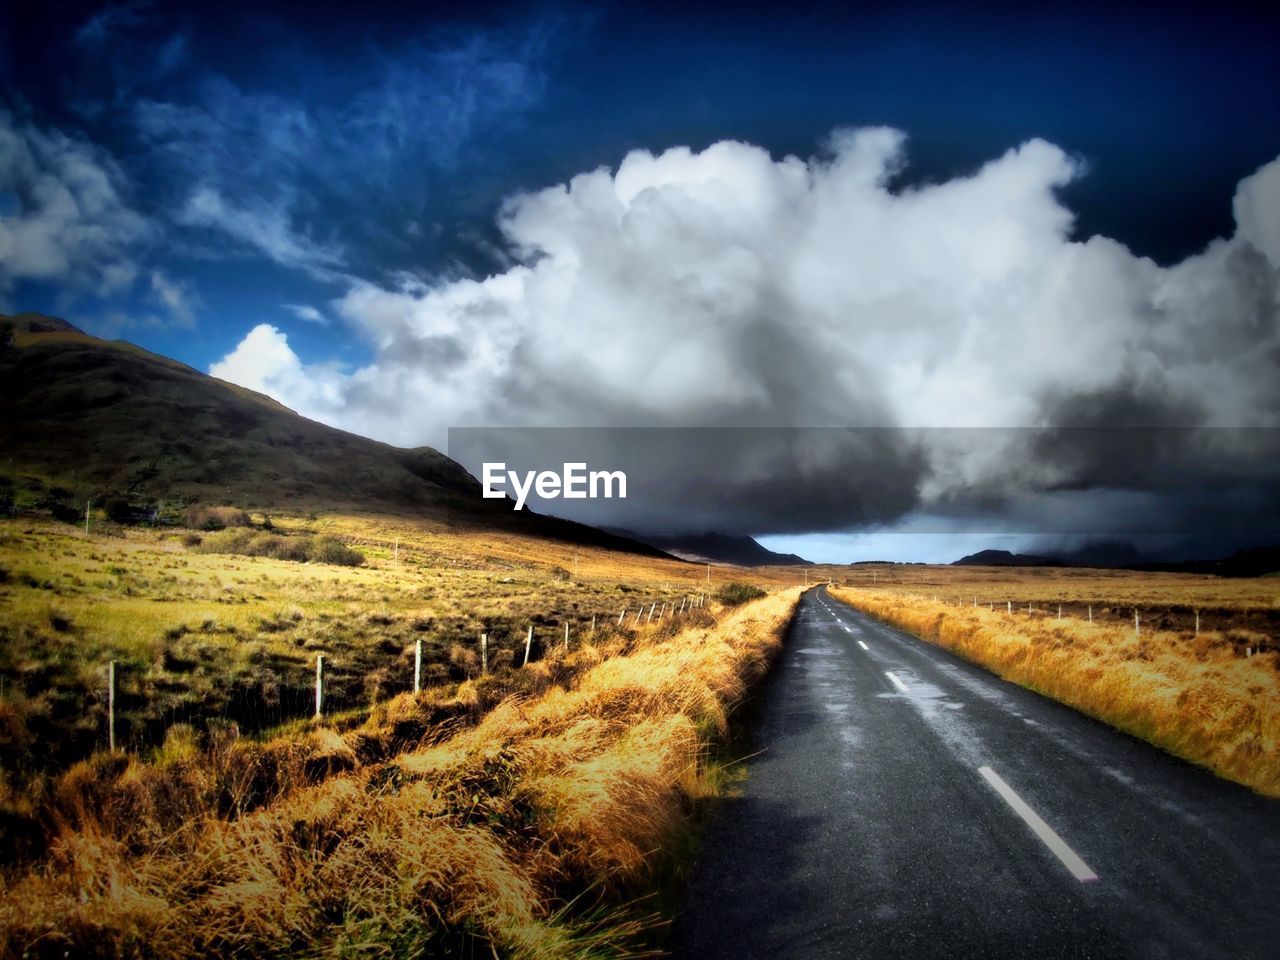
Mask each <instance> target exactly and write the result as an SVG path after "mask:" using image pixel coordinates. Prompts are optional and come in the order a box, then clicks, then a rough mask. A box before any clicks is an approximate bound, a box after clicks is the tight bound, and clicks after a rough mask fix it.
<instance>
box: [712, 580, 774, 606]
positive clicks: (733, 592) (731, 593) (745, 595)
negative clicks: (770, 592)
mask: <svg viewBox="0 0 1280 960" xmlns="http://www.w3.org/2000/svg"><path fill="white" fill-rule="evenodd" d="M763 596H765V592H764V591H763V590H761V589H760V588H759V587H757V586H755V585H753V584H750V583H726V584H725V585H724V586H723V587H721V588H720V589H719V590H717V591H716V599H717V600H719V601H720V602H721V603H723V604H724V605H725V606H726V607H736V606H738V604H740V603H746V602H747V601H748V600H759V599H760V598H761V597H763Z"/></svg>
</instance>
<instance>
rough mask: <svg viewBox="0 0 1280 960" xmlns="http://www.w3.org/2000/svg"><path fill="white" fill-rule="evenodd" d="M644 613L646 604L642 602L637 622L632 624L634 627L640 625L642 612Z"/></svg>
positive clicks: (637, 612) (637, 613)
mask: <svg viewBox="0 0 1280 960" xmlns="http://www.w3.org/2000/svg"><path fill="white" fill-rule="evenodd" d="M642 613H644V604H643V603H642V604H640V609H639V610H637V611H636V619H635V622H634V623H632V624H631V625H632V626H633V627H638V626H640V614H642Z"/></svg>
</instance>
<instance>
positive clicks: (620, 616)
mask: <svg viewBox="0 0 1280 960" xmlns="http://www.w3.org/2000/svg"><path fill="white" fill-rule="evenodd" d="M626 615H627V608H626V607H623V608H622V612H621V613H620V614H618V626H622V618H623V617H625V616H626Z"/></svg>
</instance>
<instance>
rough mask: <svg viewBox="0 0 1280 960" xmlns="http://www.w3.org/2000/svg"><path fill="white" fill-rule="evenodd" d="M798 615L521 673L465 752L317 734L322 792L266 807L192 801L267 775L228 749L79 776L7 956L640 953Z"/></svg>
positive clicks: (467, 734) (64, 796)
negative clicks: (654, 907) (669, 860)
mask: <svg viewBox="0 0 1280 960" xmlns="http://www.w3.org/2000/svg"><path fill="white" fill-rule="evenodd" d="M798 596H799V591H798V590H794V589H789V590H785V591H782V592H780V593H775V594H772V595H770V596H768V597H767V598H764V599H760V600H757V601H754V602H751V603H748V604H744V605H743V606H741V607H739V608H736V609H734V610H732V611H727V612H721V613H720V615H719V616H718V618H717V619H710V618H708V619H705V620H703V621H701V622H700V623H698V624H697V625H693V626H690V627H688V628H686V629H684V630H680V631H676V630H675V629H674V628H672V627H671V626H670V625H669V624H668V625H664V626H658V625H655V626H654V627H653V628H651V629H642V630H641V631H639V632H638V633H637V634H635V635H632V636H626V637H617V638H615V639H614V641H613V643H615V644H617V645H618V646H616V647H612V648H607V647H597V646H594V645H591V644H586V645H583V646H581V647H578V648H576V649H574V650H571V651H569V652H567V653H563V654H560V655H557V656H556V657H554V658H549V659H548V660H546V661H540V662H539V663H538V664H536V665H531V667H530V668H528V670H527V671H519V672H518V673H520V674H527V676H528V678H529V680H528V684H527V687H526V692H523V693H521V692H510V693H508V695H506V696H505V698H504V699H502V700H501V701H500V702H498V703H497V705H496V706H494V707H493V708H492V709H490V710H488V711H487V712H484V713H483V714H482V715H481V716H479V718H478V720H477V722H475V724H474V725H473V726H470V727H464V728H462V729H457V728H456V726H455V727H454V729H455V730H456V732H453V733H452V735H448V731H449V729H450V728H449V726H448V725H447V724H446V725H445V726H444V727H441V726H440V725H438V724H437V725H435V726H431V725H430V723H429V720H430V716H431V714H432V711H433V710H435V709H437V708H438V706H439V705H438V704H433V703H432V702H431V698H430V697H429V696H428V695H426V694H423V695H421V696H419V697H414V696H412V695H403V696H401V697H397V698H395V699H394V700H392V701H390V702H389V703H388V704H387V705H386V706H385V708H383V709H380V710H379V711H376V712H375V714H374V716H372V717H371V718H370V720H369V721H368V722H367V723H366V724H365V725H364V726H363V727H362V728H360V729H358V730H356V731H352V732H350V733H348V734H345V735H340V734H339V733H337V732H336V731H334V730H331V729H326V728H322V727H321V728H316V729H314V730H311V731H309V732H308V734H306V735H305V737H304V738H300V739H310V740H314V741H315V742H314V743H310V744H309V745H308V746H306V747H305V748H303V747H302V746H301V745H299V746H297V748H296V750H297V751H301V753H302V754H304V755H305V756H304V757H303V760H304V761H309V762H310V768H311V769H312V771H313V773H314V771H315V770H316V769H317V767H316V764H317V763H318V762H319V759H320V758H321V757H328V758H329V765H328V766H327V767H325V768H324V769H323V770H322V771H321V773H320V776H321V777H322V779H320V780H319V781H318V782H313V779H312V778H308V777H307V776H304V775H302V774H294V773H291V772H290V771H291V770H293V769H294V767H290V766H289V765H288V764H277V765H276V766H275V767H273V768H272V769H271V770H269V771H268V772H267V775H265V779H266V781H268V782H269V783H270V784H271V786H272V789H271V791H270V798H269V799H266V800H261V799H260V802H259V805H257V806H256V807H253V808H252V809H250V808H249V807H248V806H245V805H239V804H236V803H228V802H227V797H225V796H218V795H217V791H216V790H212V791H211V790H208V789H200V788H199V787H200V785H201V784H205V785H206V786H208V785H210V784H214V783H221V784H223V785H224V786H225V785H226V784H233V783H235V782H236V777H235V776H234V775H233V774H234V772H235V771H237V770H239V771H240V772H241V773H242V774H243V775H244V776H245V777H249V776H251V775H257V776H259V777H263V776H264V771H263V769H262V767H261V764H260V763H259V762H257V761H255V762H253V763H249V762H246V761H245V760H243V758H242V759H241V760H237V761H234V762H231V761H229V760H227V757H230V756H231V753H227V754H226V755H225V756H223V757H219V755H217V752H216V751H217V749H218V748H217V747H215V748H214V749H213V750H211V751H207V752H202V751H196V750H193V749H191V748H190V747H189V746H185V747H184V745H183V743H182V742H180V741H178V742H175V743H173V744H172V745H167V747H166V749H165V750H164V751H162V752H161V754H160V755H159V756H157V757H156V758H155V759H154V760H152V761H151V762H146V763H144V762H142V761H140V760H137V759H127V758H119V757H117V758H110V761H111V762H112V763H114V764H115V768H114V769H111V770H109V771H108V770H105V769H104V768H101V767H100V768H98V769H97V770H96V771H94V770H90V769H88V765H85V767H86V769H84V770H82V772H81V773H80V774H79V775H78V777H77V776H76V771H75V770H74V769H73V770H72V771H69V772H68V773H67V774H66V775H65V776H64V778H63V782H62V783H61V784H60V788H61V791H62V793H61V800H60V803H61V806H60V809H61V810H62V811H63V814H62V815H61V817H60V818H59V823H57V824H55V826H54V830H53V835H52V837H51V838H50V840H49V843H48V846H47V850H46V851H45V853H44V854H43V856H42V857H41V858H40V859H39V860H38V861H37V862H35V863H34V864H32V865H30V866H29V867H28V868H26V869H24V870H22V871H20V872H17V873H14V874H11V875H9V876H7V877H6V878H5V879H4V881H3V887H2V888H0V954H11V955H17V956H23V955H28V956H63V955H66V954H68V953H69V954H71V955H85V954H93V955H105V956H142V955H145V956H153V957H179V956H191V955H202V956H207V955H214V956H242V955H253V956H259V955H291V956H319V955H321V954H323V955H326V956H347V955H355V954H359V955H361V956H396V957H400V956H424V955H441V954H443V955H458V954H463V955H465V954H466V953H469V952H472V951H474V952H475V954H476V955H480V954H481V953H482V952H483V953H488V952H490V951H491V952H492V953H493V954H494V955H500V956H511V957H529V958H544V957H603V956H629V955H631V956H634V955H638V954H643V953H645V952H647V951H648V949H649V948H648V947H647V945H646V944H647V941H646V938H645V936H644V933H645V929H646V928H647V927H648V926H650V925H652V924H653V923H655V922H657V920H656V918H654V917H652V916H650V915H647V913H646V911H645V910H644V909H643V908H642V907H639V906H637V904H639V903H642V902H643V899H642V898H643V897H644V895H645V894H646V893H647V892H648V891H649V889H650V888H651V885H652V883H653V882H654V880H655V878H656V877H657V876H658V875H659V873H660V871H661V869H662V864H663V862H664V858H665V857H666V856H668V855H669V852H670V848H671V846H672V840H673V838H675V837H678V836H679V835H680V831H681V829H682V824H683V823H684V821H685V818H686V817H687V814H688V813H689V811H690V809H691V808H692V807H693V806H694V805H696V804H697V803H698V801H700V800H702V799H705V798H706V797H708V796H710V795H713V794H714V793H715V792H716V791H717V790H718V789H719V787H720V779H719V776H718V773H717V770H718V768H717V767H716V765H714V764H708V762H707V758H708V752H709V748H710V747H711V745H712V744H713V743H715V742H716V741H717V740H719V739H721V738H723V737H724V736H725V735H726V731H727V718H728V716H729V714H730V712H731V711H732V710H733V708H734V707H735V705H736V704H738V703H739V702H740V701H741V700H742V698H743V697H744V695H745V693H746V691H747V690H748V689H749V688H750V687H751V685H752V684H753V683H755V682H756V681H757V680H758V679H759V678H760V677H761V676H762V675H763V674H764V672H765V671H766V669H767V667H768V665H769V663H770V661H771V659H772V658H773V656H774V655H775V653H776V652H777V650H778V648H779V646H780V644H781V636H782V633H783V630H784V629H785V626H786V623H787V622H788V620H789V619H790V616H791V613H792V610H793V609H794V606H795V603H796V601H797V599H798ZM535 668H536V669H535ZM464 687H466V685H464ZM468 695H475V696H477V697H479V696H480V692H479V691H477V690H476V687H475V685H471V686H470V688H469V689H462V688H460V689H459V690H458V691H457V692H456V696H458V697H465V696H468ZM397 730H399V731H401V733H403V732H404V731H406V730H408V731H413V732H414V734H413V736H412V737H408V738H407V739H408V740H410V741H413V740H414V739H416V745H415V746H411V747H406V748H405V749H398V744H400V743H404V742H405V740H406V738H405V737H401V738H400V739H397V734H396V731H397ZM370 743H375V744H378V745H379V746H378V748H377V749H370V747H369V744H370ZM222 749H224V750H228V749H230V748H228V747H223V748H222ZM260 749H261V751H267V752H268V753H269V752H271V751H272V750H275V751H278V752H283V753H288V752H289V745H288V744H277V745H274V746H273V745H271V744H267V745H265V746H264V747H262V748H260ZM261 755H262V754H261V752H255V753H254V754H253V756H254V757H257V758H258V760H260V759H261ZM365 757H368V758H369V759H368V760H365V759H364V758H365ZM219 763H221V764H222V768H223V770H224V773H223V774H222V775H221V776H220V777H213V776H212V774H211V773H210V771H212V770H214V769H216V768H218V765H219ZM307 765H308V764H307V762H300V763H299V764H298V765H297V769H299V770H302V769H304V768H307ZM227 770H230V771H231V773H227V772H226V771H227ZM325 773H327V774H328V775H327V776H326V775H324V774H325ZM290 780H296V782H297V784H298V785H297V786H296V787H294V788H292V789H290V787H289V781H290ZM183 783H189V784H192V785H194V786H192V787H189V788H186V789H179V787H178V785H180V784H183ZM175 811H179V812H180V814H181V815H180V816H176V817H175V816H174V813H175ZM628 904H631V906H628ZM477 948H480V949H477Z"/></svg>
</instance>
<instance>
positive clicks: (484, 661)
mask: <svg viewBox="0 0 1280 960" xmlns="http://www.w3.org/2000/svg"><path fill="white" fill-rule="evenodd" d="M488 672H489V635H488V634H487V633H482V634H480V675H481V676H483V675H484V674H486V673H488Z"/></svg>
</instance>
